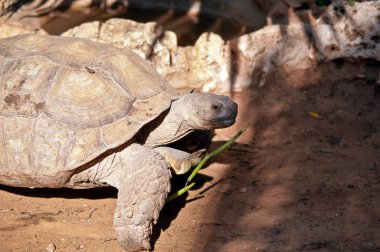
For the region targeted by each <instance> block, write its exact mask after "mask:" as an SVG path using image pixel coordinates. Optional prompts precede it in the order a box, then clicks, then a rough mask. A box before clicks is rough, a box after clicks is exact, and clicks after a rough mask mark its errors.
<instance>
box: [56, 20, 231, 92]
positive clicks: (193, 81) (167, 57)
mask: <svg viewBox="0 0 380 252" xmlns="http://www.w3.org/2000/svg"><path fill="white" fill-rule="evenodd" d="M61 35H62V36H66V37H81V38H88V39H91V40H94V41H98V42H103V43H109V44H112V45H114V46H116V47H118V48H120V49H123V48H129V49H132V50H133V51H134V52H135V53H137V54H138V55H139V56H140V57H142V58H144V59H146V60H148V62H150V64H152V65H153V66H154V67H155V69H156V70H157V71H158V72H159V73H160V74H162V75H163V76H164V77H165V78H167V79H168V80H169V82H170V83H171V84H172V85H173V86H175V87H177V88H191V89H197V90H203V91H211V90H225V89H226V88H229V83H230V82H229V63H228V62H229V57H228V51H226V50H225V49H226V48H225V42H224V41H223V39H222V38H221V37H220V36H218V35H216V34H213V33H205V34H203V35H202V36H201V37H200V38H199V39H198V40H197V42H196V43H195V46H193V47H178V46H177V37H176V35H175V34H174V33H173V32H170V31H165V30H164V29H163V28H162V27H161V26H159V25H157V24H156V23H153V22H149V23H146V24H143V23H138V22H135V21H132V20H126V19H117V18H114V19H110V20H108V21H106V22H104V23H102V22H99V21H94V22H89V23H84V24H82V25H80V26H77V27H74V28H72V29H70V30H68V31H66V32H64V33H63V34H61Z"/></svg>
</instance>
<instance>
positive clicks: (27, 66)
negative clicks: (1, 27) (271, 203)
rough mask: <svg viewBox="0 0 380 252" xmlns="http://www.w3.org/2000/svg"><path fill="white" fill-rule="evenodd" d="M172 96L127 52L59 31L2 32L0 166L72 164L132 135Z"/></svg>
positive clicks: (52, 171) (53, 168) (46, 169)
mask: <svg viewBox="0 0 380 252" xmlns="http://www.w3.org/2000/svg"><path fill="white" fill-rule="evenodd" d="M175 96H176V90H175V89H173V88H172V87H171V86H170V85H169V84H168V82H167V81H166V80H164V79H163V78H162V77H161V76H160V75H159V74H158V73H157V72H156V71H155V70H154V69H153V68H152V67H151V66H149V65H148V64H147V63H146V62H145V61H144V60H142V59H141V58H140V57H139V56H137V55H136V54H134V53H133V52H131V51H127V50H124V51H121V50H119V49H117V48H115V47H113V46H111V45H108V44H101V43H97V42H92V41H89V40H85V39H78V38H65V37H58V36H43V35H19V36H15V37H10V38H5V39H2V40H0V167H3V168H2V169H4V167H7V168H6V169H8V170H9V171H12V172H15V173H16V174H17V170H19V169H22V170H23V172H22V174H30V175H31V176H32V175H33V174H36V171H38V173H39V174H44V175H47V176H56V175H57V173H59V172H64V171H69V170H73V169H75V168H77V167H79V166H81V165H83V164H86V163H88V162H89V161H91V160H93V159H94V158H96V157H97V156H99V155H100V154H102V153H104V152H105V151H107V150H109V149H112V148H115V147H118V146H120V145H121V144H123V143H126V142H127V141H128V140H130V139H132V138H133V136H134V135H135V134H136V133H137V132H138V131H139V130H140V129H141V128H142V127H143V126H144V125H145V124H147V123H148V122H150V121H152V120H154V119H155V118H156V117H157V116H159V115H160V114H161V113H162V112H163V111H165V110H167V109H168V108H169V107H170V104H171V101H172V100H173V99H174V97H175ZM20 174H21V172H20ZM36 176H37V175H36Z"/></svg>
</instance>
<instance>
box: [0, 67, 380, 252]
mask: <svg viewBox="0 0 380 252" xmlns="http://www.w3.org/2000/svg"><path fill="white" fill-rule="evenodd" d="M366 67H368V64H367V65H365V64H362V65H358V64H356V65H351V66H348V65H347V64H346V63H342V62H337V64H334V63H331V64H329V65H324V66H321V67H320V68H319V74H321V76H322V78H321V79H319V80H317V81H309V83H308V84H306V82H305V84H302V85H298V84H297V85H296V84H292V83H291V78H290V77H289V80H290V81H289V80H288V81H284V79H281V78H276V76H274V77H273V80H272V81H271V83H268V84H267V85H266V86H264V87H262V88H257V87H256V88H254V89H253V90H252V92H245V93H244V94H240V95H234V99H235V100H237V101H238V102H239V105H240V107H239V108H240V110H239V111H240V112H239V122H238V123H237V124H236V125H235V126H233V127H232V128H230V129H227V130H219V131H217V134H216V136H215V137H214V140H213V143H212V146H211V148H212V149H215V148H216V147H218V146H219V145H221V144H222V143H223V142H224V141H225V140H226V139H228V138H229V137H230V136H232V135H233V134H234V133H235V132H236V131H237V130H238V129H239V128H240V127H241V126H242V125H243V124H244V123H245V122H249V123H250V128H249V129H248V131H247V132H246V134H244V135H243V136H242V137H241V138H240V139H239V140H238V142H237V143H236V144H234V145H233V146H232V147H231V148H230V149H229V150H227V151H225V152H223V153H222V154H220V155H219V156H217V157H215V158H213V159H212V160H211V161H212V162H210V164H209V165H208V167H206V168H205V169H204V170H202V171H201V173H200V174H199V176H197V186H196V188H195V189H194V190H191V191H190V193H189V194H188V195H187V196H186V197H183V198H180V199H177V200H175V201H173V202H171V203H168V204H167V205H166V206H165V208H164V210H163V211H162V213H161V216H160V220H159V222H158V224H157V226H156V227H155V229H154V235H153V245H154V250H155V251H205V252H206V251H380V203H379V191H380V175H379V170H380V132H379V130H380V120H379V118H380V87H379V86H378V85H376V84H375V83H370V82H367V81H366V80H365V79H362V78H355V70H357V69H359V68H366ZM372 67H373V66H372ZM376 67H377V68H378V65H377V66H376ZM292 78H297V76H294V75H293V76H292ZM311 79H312V78H311ZM308 112H316V113H317V114H318V115H319V118H315V114H314V117H313V116H312V115H310V114H308ZM173 183H174V184H175V185H177V186H178V185H182V183H183V177H182V178H181V177H174V178H173ZM0 189H1V190H0V251H122V250H121V249H120V247H119V245H118V243H117V241H116V240H115V234H114V231H113V227H112V218H113V212H114V206H115V201H116V190H113V189H112V188H101V189H96V190H85V191H78V190H66V189H63V190H46V189H40V190H29V189H17V188H11V187H0ZM49 244H50V245H49ZM49 248H50V250H49Z"/></svg>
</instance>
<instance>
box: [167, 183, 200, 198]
mask: <svg viewBox="0 0 380 252" xmlns="http://www.w3.org/2000/svg"><path fill="white" fill-rule="evenodd" d="M194 185H195V182H193V183H191V184H190V185H188V186H185V187H184V188H182V189H181V190H179V191H177V192H175V193H173V194H172V195H170V196H169V197H167V199H166V202H169V201H171V200H173V199H175V198H177V197H179V196H181V195H182V194H184V193H185V192H187V191H188V190H190V189H191V188H192V187H193V186H194Z"/></svg>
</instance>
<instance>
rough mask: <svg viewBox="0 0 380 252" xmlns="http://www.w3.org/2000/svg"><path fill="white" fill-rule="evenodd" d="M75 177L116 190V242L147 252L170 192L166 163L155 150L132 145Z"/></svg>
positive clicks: (131, 249)
mask: <svg viewBox="0 0 380 252" xmlns="http://www.w3.org/2000/svg"><path fill="white" fill-rule="evenodd" d="M78 175H80V178H81V179H82V180H83V179H85V177H87V178H91V180H93V179H95V180H96V181H95V183H99V182H100V183H107V184H109V185H111V186H114V187H116V188H117V189H118V197H117V198H118V199H117V202H116V210H115V215H114V227H115V231H116V235H117V240H118V241H119V242H120V244H121V246H122V247H123V248H124V249H125V250H127V251H138V250H141V249H147V250H149V249H150V242H149V239H150V235H151V233H152V225H153V223H156V221H157V219H158V216H159V213H160V211H161V209H162V207H163V206H164V204H165V200H166V197H167V195H168V192H169V191H170V178H171V173H170V170H169V164H168V163H167V162H166V160H165V159H164V158H163V157H162V156H161V155H160V154H159V153H158V152H157V151H155V150H152V149H149V148H147V147H144V146H141V145H138V144H132V145H130V146H129V147H127V148H126V149H124V150H123V151H121V152H118V153H115V154H114V155H111V156H109V157H107V158H105V159H104V160H103V161H101V162H100V163H99V164H98V165H95V166H94V167H91V168H90V169H88V170H85V171H83V172H82V173H79V174H78ZM73 179H75V178H73ZM73 179H72V181H73Z"/></svg>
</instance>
